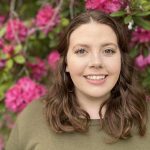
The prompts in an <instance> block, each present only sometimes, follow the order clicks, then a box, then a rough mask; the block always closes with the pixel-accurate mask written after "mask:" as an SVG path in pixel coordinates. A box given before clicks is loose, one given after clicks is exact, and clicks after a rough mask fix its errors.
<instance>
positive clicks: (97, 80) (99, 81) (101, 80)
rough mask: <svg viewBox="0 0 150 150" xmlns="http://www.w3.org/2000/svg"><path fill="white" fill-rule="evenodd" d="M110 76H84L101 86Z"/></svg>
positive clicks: (90, 81)
mask: <svg viewBox="0 0 150 150" xmlns="http://www.w3.org/2000/svg"><path fill="white" fill-rule="evenodd" d="M107 76H108V75H103V74H102V75H84V77H85V79H86V80H87V81H88V82H89V83H91V84H95V85H101V84H103V83H104V82H105V81H106V78H107Z"/></svg>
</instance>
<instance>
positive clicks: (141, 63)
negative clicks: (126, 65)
mask: <svg viewBox="0 0 150 150" xmlns="http://www.w3.org/2000/svg"><path fill="white" fill-rule="evenodd" d="M135 64H136V66H137V67H138V68H140V69H144V68H145V67H147V66H148V65H150V54H149V55H148V56H146V57H144V56H143V55H142V54H140V55H139V56H138V57H136V59H135Z"/></svg>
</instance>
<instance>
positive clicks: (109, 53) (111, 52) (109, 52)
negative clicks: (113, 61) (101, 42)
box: [104, 48, 115, 55]
mask: <svg viewBox="0 0 150 150" xmlns="http://www.w3.org/2000/svg"><path fill="white" fill-rule="evenodd" d="M104 53H105V54H108V55H111V54H114V53H115V50H113V49H109V48H108V49H105V50H104Z"/></svg>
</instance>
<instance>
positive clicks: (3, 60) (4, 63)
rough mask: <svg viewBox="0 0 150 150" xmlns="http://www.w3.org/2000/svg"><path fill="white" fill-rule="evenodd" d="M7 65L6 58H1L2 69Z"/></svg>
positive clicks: (0, 65) (0, 66)
mask: <svg viewBox="0 0 150 150" xmlns="http://www.w3.org/2000/svg"><path fill="white" fill-rule="evenodd" d="M5 65H6V60H5V59H0V70H1V69H3V68H5Z"/></svg>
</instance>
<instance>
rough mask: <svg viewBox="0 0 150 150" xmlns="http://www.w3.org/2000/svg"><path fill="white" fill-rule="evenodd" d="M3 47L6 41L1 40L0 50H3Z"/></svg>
mask: <svg viewBox="0 0 150 150" xmlns="http://www.w3.org/2000/svg"><path fill="white" fill-rule="evenodd" d="M3 46H4V40H3V39H2V38H0V48H3Z"/></svg>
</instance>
